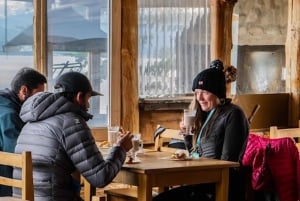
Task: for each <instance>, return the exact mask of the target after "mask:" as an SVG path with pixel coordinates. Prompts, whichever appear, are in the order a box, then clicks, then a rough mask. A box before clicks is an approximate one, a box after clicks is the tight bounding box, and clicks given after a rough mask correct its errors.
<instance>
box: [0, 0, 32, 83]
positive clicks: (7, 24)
mask: <svg viewBox="0 0 300 201" xmlns="http://www.w3.org/2000/svg"><path fill="white" fill-rule="evenodd" d="M32 16H33V4H32V1H12V0H9V1H8V0H0V47H1V48H0V63H1V72H2V73H1V74H0V88H1V89H2V88H6V87H8V88H10V81H11V80H12V78H13V76H14V75H15V74H16V72H17V71H18V70H19V69H20V68H22V67H25V66H27V67H33V52H32V41H33V35H32ZM3 72H5V73H3Z"/></svg>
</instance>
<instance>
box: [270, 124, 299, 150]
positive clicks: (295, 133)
mask: <svg viewBox="0 0 300 201" xmlns="http://www.w3.org/2000/svg"><path fill="white" fill-rule="evenodd" d="M282 137H291V138H293V139H295V140H296V142H297V143H296V146H297V147H298V149H299V150H300V120H299V122H298V128H284V129H279V128H278V127H277V126H271V127H270V138H282Z"/></svg>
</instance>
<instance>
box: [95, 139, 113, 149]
mask: <svg viewBox="0 0 300 201" xmlns="http://www.w3.org/2000/svg"><path fill="white" fill-rule="evenodd" d="M97 145H98V146H99V147H100V148H106V147H111V143H110V142H108V141H106V140H105V141H102V142H98V143H97Z"/></svg>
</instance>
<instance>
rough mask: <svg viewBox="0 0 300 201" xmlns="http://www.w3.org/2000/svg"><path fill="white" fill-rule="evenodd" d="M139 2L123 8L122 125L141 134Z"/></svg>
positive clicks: (130, 0) (125, 2)
mask: <svg viewBox="0 0 300 201" xmlns="http://www.w3.org/2000/svg"><path fill="white" fill-rule="evenodd" d="M137 9H138V8H137V0H122V6H121V13H122V14H121V16H122V17H121V27H122V28H121V38H122V42H121V83H122V92H121V98H122V105H121V123H122V126H123V127H124V129H125V130H129V131H132V132H139V107H138V101H139V97H138V67H137V55H138V18H137V17H138V16H137V15H138V13H137Z"/></svg>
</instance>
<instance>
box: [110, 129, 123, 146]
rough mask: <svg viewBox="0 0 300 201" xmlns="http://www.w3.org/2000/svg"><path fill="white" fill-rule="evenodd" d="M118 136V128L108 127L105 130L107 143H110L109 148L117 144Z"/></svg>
mask: <svg viewBox="0 0 300 201" xmlns="http://www.w3.org/2000/svg"><path fill="white" fill-rule="evenodd" d="M119 134H120V132H119V126H109V127H108V128H107V141H108V142H109V143H110V145H111V146H113V145H115V144H116V143H117V140H118V137H119Z"/></svg>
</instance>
